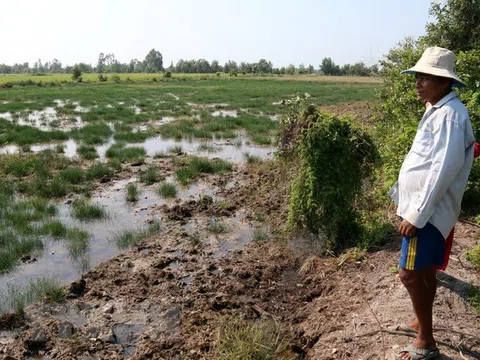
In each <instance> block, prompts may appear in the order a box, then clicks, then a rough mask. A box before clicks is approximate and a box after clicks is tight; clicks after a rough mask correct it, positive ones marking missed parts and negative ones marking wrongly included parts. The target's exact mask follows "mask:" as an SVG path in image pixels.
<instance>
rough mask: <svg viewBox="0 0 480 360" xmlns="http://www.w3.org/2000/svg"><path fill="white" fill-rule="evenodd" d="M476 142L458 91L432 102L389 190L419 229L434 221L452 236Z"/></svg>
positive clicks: (400, 213)
mask: <svg viewBox="0 0 480 360" xmlns="http://www.w3.org/2000/svg"><path fill="white" fill-rule="evenodd" d="M474 144H475V138H474V135H473V130H472V124H471V122H470V118H469V116H468V111H467V109H466V108H465V106H464V105H463V104H462V102H461V101H460V100H459V99H458V98H457V94H456V92H455V91H452V92H451V93H450V94H448V95H447V96H445V97H444V98H443V99H441V100H440V101H439V102H438V103H436V104H435V105H433V106H432V105H430V106H429V107H428V108H427V109H426V111H425V114H424V115H423V118H422V120H421V121H420V124H419V125H418V130H417V134H416V136H415V139H414V140H413V144H412V147H411V149H410V151H409V152H408V154H407V156H406V158H405V160H404V161H403V165H402V168H401V170H400V174H399V176H398V181H397V182H396V183H395V185H394V186H393V187H392V189H391V190H390V192H389V194H390V196H391V197H392V199H393V200H394V201H395V203H396V204H397V205H398V209H397V215H399V216H401V217H402V218H404V219H406V220H408V222H410V223H411V224H412V225H414V226H415V227H417V228H423V227H424V226H425V225H426V224H427V223H428V222H429V223H431V224H432V225H433V226H435V227H436V228H437V229H438V230H439V231H440V232H441V233H442V235H443V236H444V237H445V238H447V237H448V234H449V233H450V231H451V230H452V228H453V227H454V225H455V223H456V222H457V219H458V216H459V214H460V206H461V202H462V197H463V194H464V192H465V188H466V185H467V180H468V176H469V175H470V170H471V168H472V163H473V150H474Z"/></svg>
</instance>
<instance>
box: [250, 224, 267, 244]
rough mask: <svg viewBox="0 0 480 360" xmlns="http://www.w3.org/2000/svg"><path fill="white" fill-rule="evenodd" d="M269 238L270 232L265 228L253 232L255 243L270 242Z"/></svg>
mask: <svg viewBox="0 0 480 360" xmlns="http://www.w3.org/2000/svg"><path fill="white" fill-rule="evenodd" d="M268 238H269V235H268V232H267V230H265V229H264V228H261V227H258V228H255V229H254V230H253V240H254V241H266V240H268Z"/></svg>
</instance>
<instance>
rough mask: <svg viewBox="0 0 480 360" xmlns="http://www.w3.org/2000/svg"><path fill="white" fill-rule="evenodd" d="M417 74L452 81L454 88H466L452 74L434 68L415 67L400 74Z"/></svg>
mask: <svg viewBox="0 0 480 360" xmlns="http://www.w3.org/2000/svg"><path fill="white" fill-rule="evenodd" d="M417 72H418V73H423V74H429V75H434V76H440V77H445V78H449V79H452V80H453V86H456V87H466V86H467V84H465V83H464V82H463V81H462V80H460V78H459V77H458V76H457V75H456V74H455V73H454V72H452V71H449V70H447V69H440V68H436V67H433V66H425V65H415V66H414V67H412V68H410V69H407V70H403V71H402V72H401V73H400V74H416V73H417Z"/></svg>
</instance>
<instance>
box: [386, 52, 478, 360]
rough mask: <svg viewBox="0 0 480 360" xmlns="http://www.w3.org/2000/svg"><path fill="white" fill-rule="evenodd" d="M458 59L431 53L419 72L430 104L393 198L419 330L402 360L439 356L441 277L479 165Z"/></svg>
mask: <svg viewBox="0 0 480 360" xmlns="http://www.w3.org/2000/svg"><path fill="white" fill-rule="evenodd" d="M454 68H455V54H454V53H453V52H451V51H450V50H447V49H443V48H440V47H431V48H428V49H426V50H425V52H424V53H423V55H422V57H421V58H420V60H419V61H418V62H417V64H416V65H415V66H414V67H413V68H411V69H408V70H405V71H403V72H402V74H403V73H405V74H415V79H416V90H417V96H418V99H419V100H421V101H423V102H428V103H430V105H428V106H427V109H426V111H425V114H424V115H423V118H422V119H421V121H420V124H419V125H418V130H417V134H416V136H415V139H414V141H413V144H412V147H411V149H410V151H409V153H408V154H407V156H406V158H405V160H404V162H403V165H402V168H401V170H400V174H399V177H398V182H397V183H396V184H395V185H394V186H393V188H392V189H391V190H390V196H391V197H392V199H393V200H394V201H395V203H396V204H397V205H398V208H397V215H399V216H400V217H401V219H402V222H401V224H400V227H399V232H400V233H401V234H402V235H403V240H402V255H401V258H400V279H401V280H402V283H403V285H404V286H405V287H406V289H407V290H408V293H409V295H410V298H411V301H412V304H413V309H414V311H415V315H416V318H415V320H414V321H413V322H412V323H410V324H409V325H408V329H406V330H407V331H414V332H417V337H416V339H415V340H414V342H413V344H412V345H410V346H408V347H407V348H405V349H403V350H401V351H400V352H399V354H398V356H397V359H402V360H416V359H434V358H436V357H438V356H439V354H440V352H439V350H438V348H437V345H436V342H435V339H434V337H433V331H432V308H433V300H434V298H435V294H436V289H437V278H436V271H437V269H438V268H441V267H442V266H443V264H444V261H445V260H444V258H445V255H446V251H447V250H446V246H445V241H446V239H447V238H448V236H449V234H450V232H451V230H452V229H453V227H454V225H455V223H456V222H457V219H458V216H459V213H460V205H461V202H462V197H463V193H464V192H465V187H466V185H467V180H468V176H469V174H470V170H471V167H472V162H473V151H474V143H475V139H474V135H473V130H472V124H471V122H470V119H469V116H468V111H467V109H466V108H465V106H464V105H463V104H462V103H461V101H460V100H459V99H458V98H457V94H456V92H455V91H452V87H455V86H456V87H464V86H466V85H465V83H464V82H462V81H461V80H460V79H459V78H458V76H457V75H456V74H455V72H454Z"/></svg>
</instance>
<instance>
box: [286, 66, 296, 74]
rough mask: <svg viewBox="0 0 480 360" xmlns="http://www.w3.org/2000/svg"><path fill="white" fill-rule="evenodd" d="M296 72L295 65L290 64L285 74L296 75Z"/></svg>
mask: <svg viewBox="0 0 480 360" xmlns="http://www.w3.org/2000/svg"><path fill="white" fill-rule="evenodd" d="M295 71H296V69H295V65H293V64H290V65H288V67H287V68H286V69H285V74H287V75H294V74H295Z"/></svg>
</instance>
